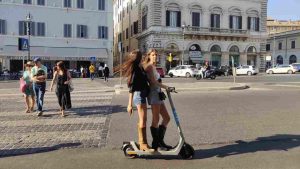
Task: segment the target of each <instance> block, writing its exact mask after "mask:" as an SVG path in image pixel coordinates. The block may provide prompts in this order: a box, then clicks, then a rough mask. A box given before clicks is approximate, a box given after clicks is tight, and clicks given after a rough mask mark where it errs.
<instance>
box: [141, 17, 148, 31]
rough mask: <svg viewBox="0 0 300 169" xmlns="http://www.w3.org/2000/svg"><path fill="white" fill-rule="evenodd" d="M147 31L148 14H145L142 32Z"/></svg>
mask: <svg viewBox="0 0 300 169" xmlns="http://www.w3.org/2000/svg"><path fill="white" fill-rule="evenodd" d="M146 29H147V14H145V15H144V16H143V17H142V30H143V31H144V30H146Z"/></svg>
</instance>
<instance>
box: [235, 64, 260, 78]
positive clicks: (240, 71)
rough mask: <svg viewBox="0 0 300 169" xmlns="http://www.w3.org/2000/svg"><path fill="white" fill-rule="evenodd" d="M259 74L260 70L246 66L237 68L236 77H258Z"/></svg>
mask: <svg viewBox="0 0 300 169" xmlns="http://www.w3.org/2000/svg"><path fill="white" fill-rule="evenodd" d="M257 73H258V70H256V68H255V66H253V65H245V66H239V67H237V68H236V75H248V76H251V75H256V74H257Z"/></svg>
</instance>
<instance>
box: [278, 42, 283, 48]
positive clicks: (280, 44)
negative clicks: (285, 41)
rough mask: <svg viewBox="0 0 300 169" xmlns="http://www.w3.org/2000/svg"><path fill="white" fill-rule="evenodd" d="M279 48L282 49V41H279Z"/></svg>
mask: <svg viewBox="0 0 300 169" xmlns="http://www.w3.org/2000/svg"><path fill="white" fill-rule="evenodd" d="M278 50H282V43H281V42H279V44H278Z"/></svg>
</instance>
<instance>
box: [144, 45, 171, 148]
mask: <svg viewBox="0 0 300 169" xmlns="http://www.w3.org/2000/svg"><path fill="white" fill-rule="evenodd" d="M156 61H157V51H156V50H155V49H151V50H150V51H149V52H148V53H147V56H146V57H145V59H144V68H145V70H146V72H147V76H148V80H149V82H150V93H149V96H148V102H149V104H150V105H151V108H152V125H151V127H150V129H151V134H152V137H153V141H152V148H153V149H155V150H157V148H161V149H164V150H169V149H171V148H172V147H171V146H169V145H167V144H165V142H164V136H165V133H166V129H167V125H168V123H169V122H170V115H169V113H168V110H167V108H166V106H165V104H164V101H163V100H164V99H165V97H166V96H165V94H164V93H163V92H162V90H161V89H162V88H163V89H166V90H169V89H170V88H169V87H168V86H166V85H164V84H162V83H161V78H160V75H159V74H158V72H157V70H156ZM159 115H161V116H162V123H161V125H159V124H158V123H159Z"/></svg>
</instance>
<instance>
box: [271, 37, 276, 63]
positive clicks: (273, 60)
mask: <svg viewBox="0 0 300 169" xmlns="http://www.w3.org/2000/svg"><path fill="white" fill-rule="evenodd" d="M272 55H273V56H272V68H274V65H275V35H274V36H273V54H272Z"/></svg>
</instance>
